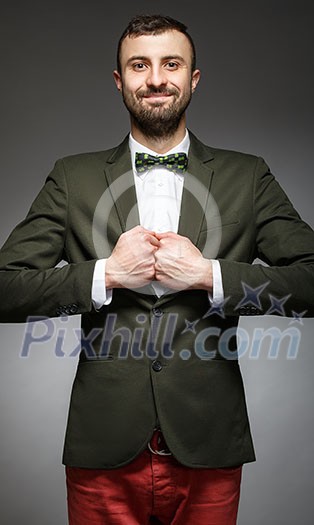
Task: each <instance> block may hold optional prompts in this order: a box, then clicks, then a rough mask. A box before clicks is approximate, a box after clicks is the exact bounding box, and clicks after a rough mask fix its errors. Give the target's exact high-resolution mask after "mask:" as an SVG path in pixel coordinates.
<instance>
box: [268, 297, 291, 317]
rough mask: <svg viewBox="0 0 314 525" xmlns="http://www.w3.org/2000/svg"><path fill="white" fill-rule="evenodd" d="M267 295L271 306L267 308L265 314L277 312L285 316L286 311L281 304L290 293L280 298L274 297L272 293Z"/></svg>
mask: <svg viewBox="0 0 314 525" xmlns="http://www.w3.org/2000/svg"><path fill="white" fill-rule="evenodd" d="M268 295H269V299H270V302H271V306H270V307H269V308H268V310H267V312H266V315H271V314H279V315H283V316H285V315H286V312H285V309H284V307H283V305H284V304H285V302H286V301H287V300H288V299H289V297H291V294H289V295H286V296H285V297H282V299H278V297H274V295H271V294H268Z"/></svg>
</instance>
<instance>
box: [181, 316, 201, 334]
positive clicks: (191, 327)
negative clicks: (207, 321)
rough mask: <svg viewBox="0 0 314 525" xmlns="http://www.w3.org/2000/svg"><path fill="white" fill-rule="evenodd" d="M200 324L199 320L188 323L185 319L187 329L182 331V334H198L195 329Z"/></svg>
mask: <svg viewBox="0 0 314 525" xmlns="http://www.w3.org/2000/svg"><path fill="white" fill-rule="evenodd" d="M198 322H199V319H196V321H188V320H187V319H185V328H184V330H182V332H181V334H185V333H186V332H192V334H196V330H195V327H196V325H197V323H198Z"/></svg>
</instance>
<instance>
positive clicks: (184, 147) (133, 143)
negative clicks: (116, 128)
mask: <svg viewBox="0 0 314 525" xmlns="http://www.w3.org/2000/svg"><path fill="white" fill-rule="evenodd" d="M129 148H130V152H131V160H132V168H133V172H134V173H136V175H138V176H139V177H141V178H142V177H145V175H146V173H147V172H144V173H140V174H139V173H137V171H136V169H135V153H136V152H137V151H139V152H141V153H149V154H150V155H157V156H158V155H160V153H157V152H156V151H153V150H151V149H149V148H147V147H146V146H143V145H142V144H140V142H137V140H135V138H134V137H133V136H132V133H131V132H130V135H129ZM189 148H190V137H189V132H188V130H187V129H186V130H185V136H184V138H183V140H182V141H181V142H180V143H179V144H177V145H176V146H175V147H174V148H172V149H170V150H169V151H166V152H165V153H163V155H170V154H172V153H179V152H183V153H186V154H188V152H189ZM176 175H178V176H179V177H182V175H180V174H176Z"/></svg>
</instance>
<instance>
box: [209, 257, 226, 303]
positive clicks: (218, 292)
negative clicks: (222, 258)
mask: <svg viewBox="0 0 314 525" xmlns="http://www.w3.org/2000/svg"><path fill="white" fill-rule="evenodd" d="M211 263H212V271H213V293H212V294H208V298H209V301H210V303H211V304H212V306H219V305H221V304H223V302H224V299H225V294H224V289H223V285H222V275H221V267H220V262H219V261H217V260H216V259H211Z"/></svg>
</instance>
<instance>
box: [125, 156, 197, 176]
mask: <svg viewBox="0 0 314 525" xmlns="http://www.w3.org/2000/svg"><path fill="white" fill-rule="evenodd" d="M187 165H188V157H187V155H186V154H185V153H172V154H171V155H164V156H160V157H159V156H158V157H155V156H154V155H150V154H149V153H136V154H135V168H136V171H137V172H138V173H144V171H147V170H151V169H152V168H156V167H158V166H160V167H162V168H165V169H166V170H169V171H173V172H174V173H184V172H185V171H186V168H187Z"/></svg>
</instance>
